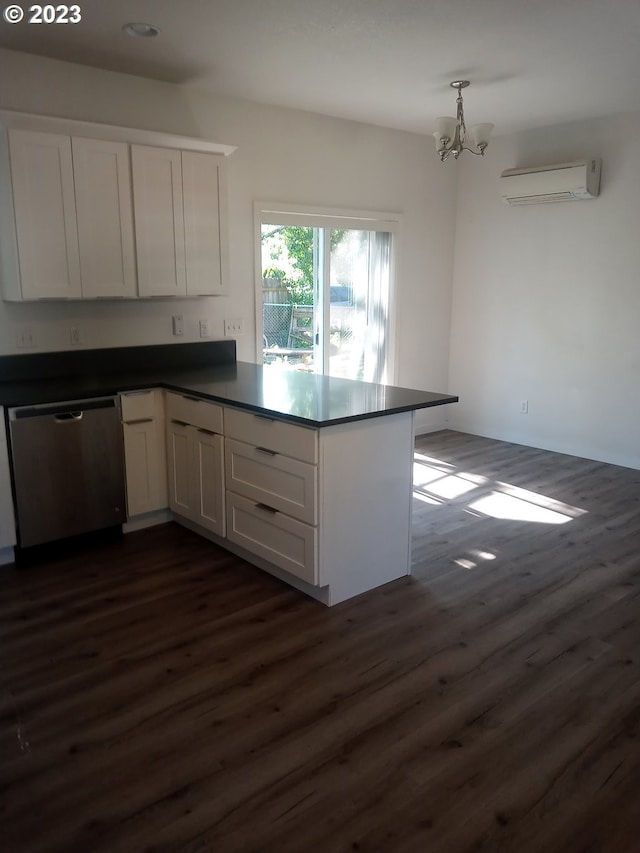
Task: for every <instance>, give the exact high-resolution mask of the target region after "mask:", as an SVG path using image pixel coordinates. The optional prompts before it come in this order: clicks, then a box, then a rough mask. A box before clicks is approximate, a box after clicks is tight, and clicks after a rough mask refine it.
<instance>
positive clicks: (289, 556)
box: [227, 491, 318, 586]
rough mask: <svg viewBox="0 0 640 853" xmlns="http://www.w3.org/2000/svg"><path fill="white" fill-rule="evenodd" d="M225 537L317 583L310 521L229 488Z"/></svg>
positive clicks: (315, 535)
mask: <svg viewBox="0 0 640 853" xmlns="http://www.w3.org/2000/svg"><path fill="white" fill-rule="evenodd" d="M227 538H228V539H229V540H230V541H231V542H235V543H236V544H237V545H241V546H242V547H243V548H246V549H247V551H251V552H252V553H253V554H257V556H258V557H262V558H263V559H265V560H268V561H269V562H270V563H273V564H274V565H275V566H278V567H279V568H281V569H284V570H285V571H286V572H289V574H292V575H295V576H296V577H297V578H300V579H301V580H303V581H306V582H307V583H310V584H313V585H314V586H315V585H316V584H317V583H318V556H317V550H318V531H317V528H316V527H312V526H311V525H310V524H303V522H301V521H297V520H296V519H295V518H291V516H289V515H285V514H284V513H282V512H278V511H277V510H275V509H272V508H271V507H270V506H267V505H266V504H261V503H256V502H255V501H251V500H247V498H243V497H241V496H240V495H236V494H234V493H233V492H229V491H228V492H227Z"/></svg>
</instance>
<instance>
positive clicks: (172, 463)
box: [167, 420, 195, 519]
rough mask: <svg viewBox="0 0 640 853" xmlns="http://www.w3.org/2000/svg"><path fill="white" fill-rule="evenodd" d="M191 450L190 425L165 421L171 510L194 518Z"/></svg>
mask: <svg viewBox="0 0 640 853" xmlns="http://www.w3.org/2000/svg"><path fill="white" fill-rule="evenodd" d="M192 459H193V451H192V439H191V427H189V426H188V425H187V424H182V423H178V422H177V421H171V420H170V421H167V469H168V470H167V479H168V486H169V506H170V508H171V509H172V510H173V512H175V513H178V515H183V516H185V518H190V519H194V517H195V505H194V500H193V493H194V489H193V486H192V481H193V462H192Z"/></svg>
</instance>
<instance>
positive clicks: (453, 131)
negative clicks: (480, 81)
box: [433, 80, 493, 163]
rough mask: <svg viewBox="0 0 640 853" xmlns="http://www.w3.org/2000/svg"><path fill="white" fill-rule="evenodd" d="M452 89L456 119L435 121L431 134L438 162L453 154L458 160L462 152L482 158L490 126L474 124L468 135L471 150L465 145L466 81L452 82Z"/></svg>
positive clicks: (442, 118) (489, 134) (441, 118)
mask: <svg viewBox="0 0 640 853" xmlns="http://www.w3.org/2000/svg"><path fill="white" fill-rule="evenodd" d="M449 85H450V86H453V88H454V89H457V90H458V97H457V98H456V105H457V113H456V118H450V117H449V116H442V117H440V118H438V119H436V132H435V133H434V134H433V135H434V136H435V138H436V149H437V151H438V154H439V155H440V160H441V161H442V162H443V163H444V161H445V160H446V159H447V158H448V157H449V155H451V154H453V156H454V157H455V158H456V160H457V159H458V157H459V156H460V154H461V153H462V152H463V151H470V152H471V153H472V154H478V155H479V156H480V157H484V150H485V148H486V147H487V145H488V144H489V137H490V136H491V131H492V130H493V125H492V124H476V125H474V126H473V127H472V128H471V129H470V131H469V132H470V134H471V137H472V139H473V145H474V147H473V148H470V147H469V146H468V145H465V142H466V141H467V128H466V125H465V123H464V107H463V106H462V90H463V89H466V88H467V86H468V85H469V81H468V80H454V81H453V83H450V84H449Z"/></svg>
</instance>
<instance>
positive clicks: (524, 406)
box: [520, 400, 529, 415]
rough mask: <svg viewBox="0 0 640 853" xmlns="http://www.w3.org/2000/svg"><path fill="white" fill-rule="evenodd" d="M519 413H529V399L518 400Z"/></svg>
mask: <svg viewBox="0 0 640 853" xmlns="http://www.w3.org/2000/svg"><path fill="white" fill-rule="evenodd" d="M520 414H521V415H528V414H529V401H528V400H521V401H520Z"/></svg>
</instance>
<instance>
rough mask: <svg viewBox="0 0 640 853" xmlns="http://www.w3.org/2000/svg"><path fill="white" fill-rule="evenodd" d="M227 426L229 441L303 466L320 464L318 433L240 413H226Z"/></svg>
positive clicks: (233, 410) (294, 425)
mask: <svg viewBox="0 0 640 853" xmlns="http://www.w3.org/2000/svg"><path fill="white" fill-rule="evenodd" d="M225 426H226V435H228V436H229V437H230V438H235V439H237V440H238V441H244V442H245V443H246V444H253V445H254V446H255V447H264V448H265V449H267V450H274V451H275V452H276V453H282V454H283V455H284V456H291V457H293V458H294V459H300V460H301V461H302V462H311V463H316V462H317V461H318V433H317V430H315V429H310V428H308V427H303V426H298V424H290V423H285V422H284V421H277V420H273V419H271V418H268V417H266V416H264V417H263V416H262V415H253V414H251V412H242V411H240V410H238V409H226V410H225Z"/></svg>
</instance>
